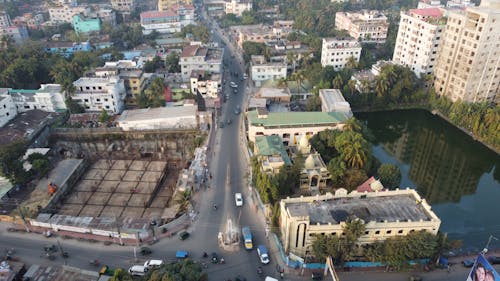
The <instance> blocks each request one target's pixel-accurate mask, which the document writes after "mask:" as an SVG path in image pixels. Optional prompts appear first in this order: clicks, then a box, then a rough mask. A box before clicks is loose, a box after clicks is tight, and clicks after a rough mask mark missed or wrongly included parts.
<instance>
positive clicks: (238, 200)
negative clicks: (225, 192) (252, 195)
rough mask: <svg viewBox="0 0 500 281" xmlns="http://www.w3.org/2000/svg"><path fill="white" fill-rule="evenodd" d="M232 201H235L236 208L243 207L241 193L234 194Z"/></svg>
mask: <svg viewBox="0 0 500 281" xmlns="http://www.w3.org/2000/svg"><path fill="white" fill-rule="evenodd" d="M234 201H236V207H241V206H243V195H241V193H235V194H234Z"/></svg>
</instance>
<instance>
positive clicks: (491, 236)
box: [481, 234, 498, 255]
mask: <svg viewBox="0 0 500 281" xmlns="http://www.w3.org/2000/svg"><path fill="white" fill-rule="evenodd" d="M492 239H495V240H497V241H498V238H496V237H495V236H493V235H491V234H490V237H489V238H488V243H486V246H485V247H484V249H483V250H482V251H481V254H483V255H484V254H486V253H487V252H488V247H489V246H490V243H491V240H492Z"/></svg>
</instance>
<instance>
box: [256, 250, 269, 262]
mask: <svg viewBox="0 0 500 281" xmlns="http://www.w3.org/2000/svg"><path fill="white" fill-rule="evenodd" d="M257 254H258V255H259V259H260V262H261V263H262V264H268V263H269V262H270V260H269V254H268V252H267V248H266V246H264V245H259V246H257Z"/></svg>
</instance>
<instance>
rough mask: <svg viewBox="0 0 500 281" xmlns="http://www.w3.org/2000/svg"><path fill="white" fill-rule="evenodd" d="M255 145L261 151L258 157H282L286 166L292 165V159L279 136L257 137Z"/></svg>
mask: <svg viewBox="0 0 500 281" xmlns="http://www.w3.org/2000/svg"><path fill="white" fill-rule="evenodd" d="M255 145H256V146H257V149H258V151H259V154H258V155H262V156H271V155H278V154H279V155H281V158H282V159H283V162H285V165H292V162H291V161H290V157H288V154H287V153H286V151H285V147H284V146H283V141H282V140H281V138H280V137H279V136H276V135H272V136H257V137H255Z"/></svg>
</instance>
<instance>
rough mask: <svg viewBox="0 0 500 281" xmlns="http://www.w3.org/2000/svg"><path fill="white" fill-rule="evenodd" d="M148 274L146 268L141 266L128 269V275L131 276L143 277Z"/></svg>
mask: <svg viewBox="0 0 500 281" xmlns="http://www.w3.org/2000/svg"><path fill="white" fill-rule="evenodd" d="M147 272H148V268H147V267H145V266H142V265H133V266H131V267H130V268H129V269H128V273H130V275H132V276H144V275H146V273H147Z"/></svg>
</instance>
